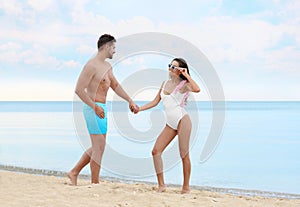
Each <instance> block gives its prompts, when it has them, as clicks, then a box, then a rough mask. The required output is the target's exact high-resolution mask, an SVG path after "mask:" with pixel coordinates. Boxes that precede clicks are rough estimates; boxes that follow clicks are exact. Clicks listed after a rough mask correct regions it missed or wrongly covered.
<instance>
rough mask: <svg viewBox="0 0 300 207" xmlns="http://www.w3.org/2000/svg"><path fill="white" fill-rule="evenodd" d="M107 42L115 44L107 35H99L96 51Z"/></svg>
mask: <svg viewBox="0 0 300 207" xmlns="http://www.w3.org/2000/svg"><path fill="white" fill-rule="evenodd" d="M108 42H116V39H115V38H114V37H113V36H111V35H109V34H104V35H101V37H100V38H99V40H98V43H97V46H98V49H99V48H100V47H102V46H103V45H105V44H106V43H108Z"/></svg>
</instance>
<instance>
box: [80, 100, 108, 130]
mask: <svg viewBox="0 0 300 207" xmlns="http://www.w3.org/2000/svg"><path fill="white" fill-rule="evenodd" d="M95 104H96V105H97V106H100V107H102V108H103V110H104V118H103V119H100V117H99V116H97V114H96V113H95V111H94V109H92V108H91V107H90V106H88V105H87V104H84V106H83V114H84V118H85V122H86V126H87V129H88V131H89V134H106V132H107V109H106V105H105V104H104V103H100V102H96V103H95Z"/></svg>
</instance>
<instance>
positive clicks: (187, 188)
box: [181, 187, 191, 194]
mask: <svg viewBox="0 0 300 207" xmlns="http://www.w3.org/2000/svg"><path fill="white" fill-rule="evenodd" d="M190 192H191V190H190V188H189V187H182V190H181V194H188V193H190Z"/></svg>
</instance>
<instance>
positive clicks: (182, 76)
mask: <svg viewBox="0 0 300 207" xmlns="http://www.w3.org/2000/svg"><path fill="white" fill-rule="evenodd" d="M173 61H176V62H178V63H179V67H181V68H186V69H187V73H188V74H189V75H190V71H189V66H188V64H187V63H186V61H185V60H184V59H182V58H174V59H173V60H172V62H173ZM179 77H180V78H181V79H182V80H186V81H187V78H186V77H185V76H184V75H182V74H180V75H179Z"/></svg>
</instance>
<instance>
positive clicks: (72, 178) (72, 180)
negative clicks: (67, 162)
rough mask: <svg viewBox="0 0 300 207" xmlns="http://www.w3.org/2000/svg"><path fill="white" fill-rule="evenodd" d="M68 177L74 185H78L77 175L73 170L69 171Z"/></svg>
mask: <svg viewBox="0 0 300 207" xmlns="http://www.w3.org/2000/svg"><path fill="white" fill-rule="evenodd" d="M67 176H68V178H69V179H70V180H71V183H72V185H77V176H78V175H75V174H74V173H72V172H71V171H70V172H68V173H67Z"/></svg>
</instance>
